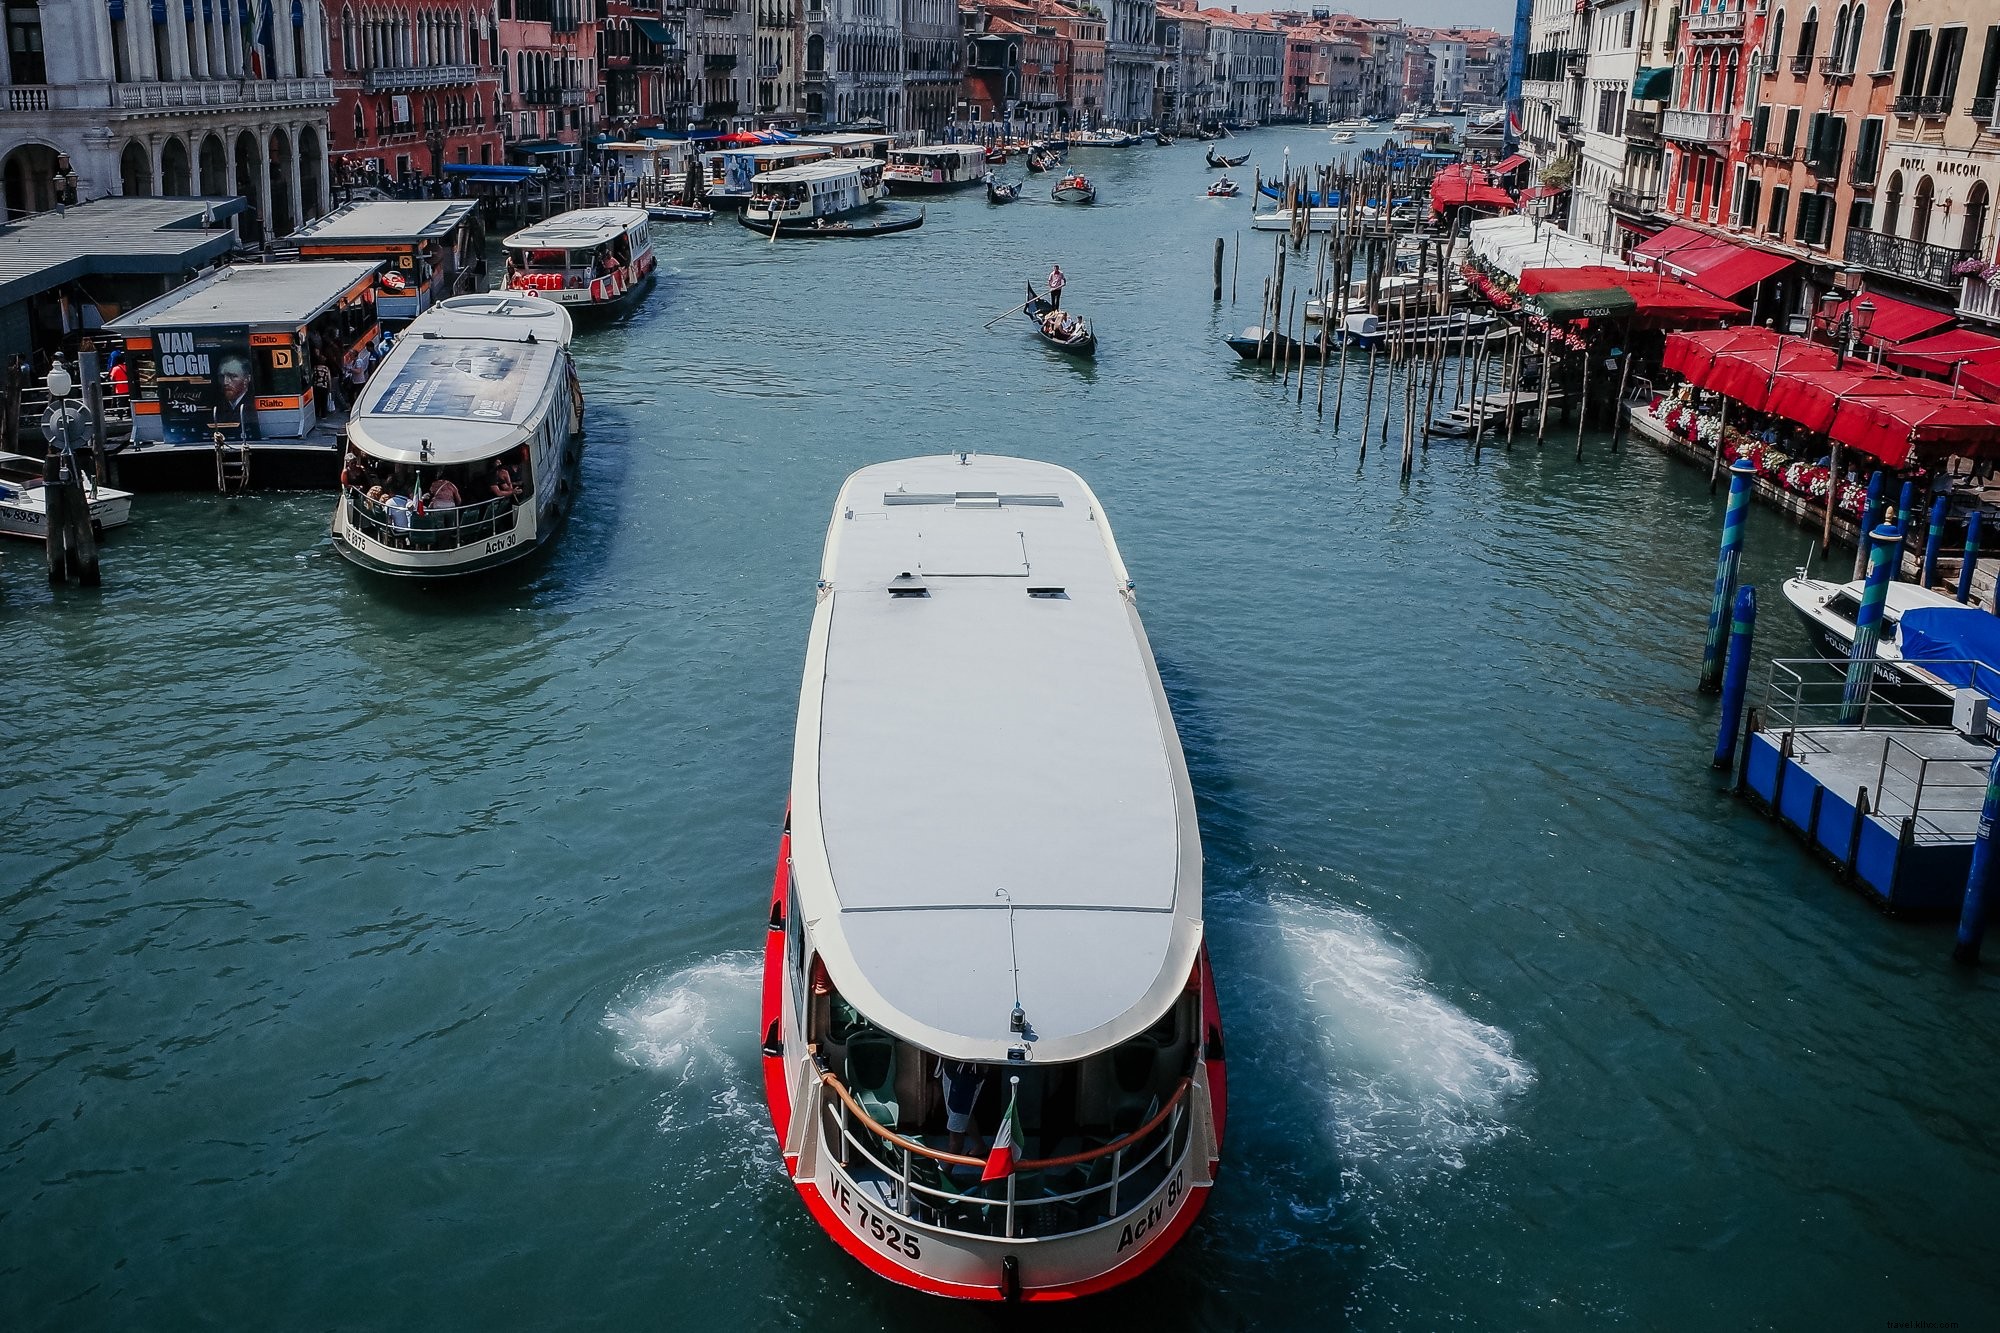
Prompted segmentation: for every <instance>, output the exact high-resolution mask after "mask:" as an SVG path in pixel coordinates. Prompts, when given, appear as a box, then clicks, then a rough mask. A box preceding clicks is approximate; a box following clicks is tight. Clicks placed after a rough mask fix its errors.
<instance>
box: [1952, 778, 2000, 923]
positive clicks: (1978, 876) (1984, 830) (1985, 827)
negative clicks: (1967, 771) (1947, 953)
mask: <svg viewBox="0 0 2000 1333" xmlns="http://www.w3.org/2000/svg"><path fill="white" fill-rule="evenodd" d="M1996 817H2000V750H1996V751H1994V754H1993V763H1992V765H1991V766H1990V767H1989V768H1988V769H1987V770H1986V803H1985V804H1984V805H1982V806H1980V807H1979V834H1978V836H1977V837H1975V838H1974V839H1973V842H1972V868H1971V870H1969V871H1967V872H1966V876H1965V904H1964V905H1963V906H1962V907H1960V908H1959V911H1958V939H1957V940H1956V941H1955V942H1954V943H1953V944H1952V946H1951V957H1952V961H1953V962H1956V963H1976V962H1978V961H1979V943H1980V941H1981V939H1983V938H1984V937H1985V935H1986V880H1987V876H1988V875H1989V874H1991V873H1992V867H1993V821H1994V819H1995V818H1996Z"/></svg>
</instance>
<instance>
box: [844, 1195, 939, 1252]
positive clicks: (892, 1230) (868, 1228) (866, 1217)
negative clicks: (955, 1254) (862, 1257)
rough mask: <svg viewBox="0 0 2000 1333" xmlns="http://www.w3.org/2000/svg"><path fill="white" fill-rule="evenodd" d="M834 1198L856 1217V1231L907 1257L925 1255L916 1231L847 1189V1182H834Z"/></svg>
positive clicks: (851, 1215) (850, 1215)
mask: <svg viewBox="0 0 2000 1333" xmlns="http://www.w3.org/2000/svg"><path fill="white" fill-rule="evenodd" d="M833 1201H834V1202H835V1203H837V1204H839V1205H840V1211H841V1212H843V1213H845V1214H847V1215H848V1216H849V1217H851V1218H853V1219H854V1229H855V1230H856V1231H858V1232H860V1233H861V1234H862V1235H863V1236H867V1237H869V1238H871V1239H872V1240H874V1242H875V1243H876V1244H877V1245H879V1246H881V1247H882V1248H883V1249H885V1250H887V1251H889V1253H891V1254H894V1255H897V1256H898V1257H901V1258H908V1259H919V1258H922V1257H923V1248H922V1244H921V1242H920V1241H919V1240H918V1239H917V1234H916V1233H915V1232H914V1231H909V1230H906V1229H905V1228H904V1227H903V1226H902V1225H901V1224H899V1223H898V1222H895V1221H892V1220H891V1219H890V1217H889V1215H888V1214H886V1213H884V1212H882V1210H881V1209H879V1208H875V1207H873V1206H871V1205H870V1204H869V1203H868V1202H867V1201H866V1200H864V1199H862V1198H861V1196H860V1195H858V1194H856V1193H855V1192H854V1191H853V1190H850V1189H849V1188H847V1182H846V1181H844V1180H837V1181H835V1182H834V1184H833Z"/></svg>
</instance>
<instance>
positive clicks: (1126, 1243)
mask: <svg viewBox="0 0 2000 1333" xmlns="http://www.w3.org/2000/svg"><path fill="white" fill-rule="evenodd" d="M1186 1191H1187V1167H1185V1166H1183V1167H1182V1168H1181V1169H1180V1170H1178V1171H1176V1172H1174V1178H1173V1179H1172V1180H1169V1181H1168V1182H1167V1187H1166V1188H1165V1189H1164V1190H1161V1191H1160V1193H1159V1196H1158V1197H1157V1198H1155V1199H1154V1200H1153V1203H1152V1206H1151V1207H1149V1208H1147V1209H1146V1211H1145V1212H1143V1213H1141V1214H1140V1215H1139V1216H1137V1217H1135V1218H1133V1219H1132V1220H1131V1221H1129V1222H1127V1223H1126V1224H1125V1230H1124V1231H1123V1233H1121V1234H1120V1235H1119V1237H1118V1253H1120V1254H1123V1253H1125V1251H1126V1250H1128V1249H1130V1248H1131V1247H1132V1246H1134V1245H1137V1244H1138V1243H1139V1242H1140V1241H1142V1240H1144V1239H1145V1238H1146V1237H1147V1236H1149V1235H1151V1234H1152V1233H1153V1232H1154V1231H1156V1230H1158V1228H1159V1225H1160V1223H1161V1222H1163V1221H1165V1220H1166V1219H1167V1218H1169V1217H1171V1216H1172V1215H1173V1212H1174V1206H1175V1205H1176V1204H1178V1203H1179V1202H1180V1201H1181V1195H1182V1194H1184V1193H1186Z"/></svg>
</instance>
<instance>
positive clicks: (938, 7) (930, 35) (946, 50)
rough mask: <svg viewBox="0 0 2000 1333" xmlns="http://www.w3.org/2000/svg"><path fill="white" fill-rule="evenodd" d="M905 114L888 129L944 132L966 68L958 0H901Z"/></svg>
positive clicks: (927, 135)
mask: <svg viewBox="0 0 2000 1333" xmlns="http://www.w3.org/2000/svg"><path fill="white" fill-rule="evenodd" d="M902 7H903V79H904V87H903V119H902V123H900V124H897V125H892V126H890V128H891V129H900V130H914V131H915V132H917V133H918V134H921V135H923V136H924V137H925V138H927V139H936V138H939V137H941V136H942V135H943V133H944V130H945V127H946V126H948V125H949V124H950V123H951V117H952V110H953V108H954V107H955V106H956V105H957V104H958V99H959V81H960V78H961V76H962V75H963V72H964V44H963V43H962V42H961V41H960V40H959V24H958V3H957V0H902Z"/></svg>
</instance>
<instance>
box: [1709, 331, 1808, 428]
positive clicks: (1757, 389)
mask: <svg viewBox="0 0 2000 1333" xmlns="http://www.w3.org/2000/svg"><path fill="white" fill-rule="evenodd" d="M1837 359H1838V358H1837V357H1835V355H1834V352H1833V349H1832V348H1830V347H1821V346H1820V345H1819V344H1818V343H1814V342H1807V341H1806V340H1805V339H1804V338H1780V339H1778V340H1777V341H1776V343H1775V344H1772V345H1769V346H1765V347H1755V348H1736V347H1732V348H1727V349H1724V350H1723V351H1720V352H1717V353H1716V355H1715V363H1714V364H1713V365H1712V366H1710V367H1709V371H1708V377H1707V379H1706V380H1704V381H1703V383H1702V387H1703V388H1708V389H1713V390H1715V391H1716V392H1717V393H1721V394H1727V395H1728V396H1729V397H1731V398H1734V399H1735V400H1736V401H1737V402H1739V403H1744V404H1747V405H1748V406H1750V407H1753V408H1756V409H1757V410H1759V411H1764V410H1767V409H1766V408H1765V405H1764V400H1765V397H1766V395H1767V394H1769V393H1770V387H1771V379H1772V376H1774V375H1775V374H1777V372H1779V371H1781V370H1828V371H1830V370H1832V369H1833V366H1834V362H1835V361H1836V360H1837Z"/></svg>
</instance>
